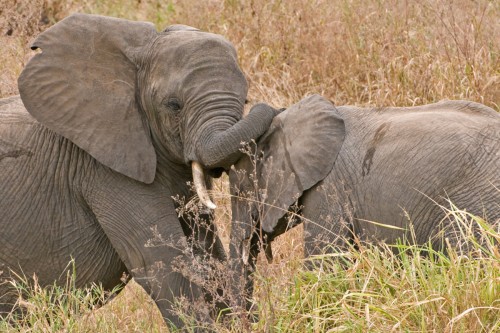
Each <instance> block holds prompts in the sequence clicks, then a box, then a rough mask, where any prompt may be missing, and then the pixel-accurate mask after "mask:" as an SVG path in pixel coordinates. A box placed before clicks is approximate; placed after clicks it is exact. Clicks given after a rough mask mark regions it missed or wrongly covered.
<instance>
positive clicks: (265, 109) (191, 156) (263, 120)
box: [186, 103, 278, 209]
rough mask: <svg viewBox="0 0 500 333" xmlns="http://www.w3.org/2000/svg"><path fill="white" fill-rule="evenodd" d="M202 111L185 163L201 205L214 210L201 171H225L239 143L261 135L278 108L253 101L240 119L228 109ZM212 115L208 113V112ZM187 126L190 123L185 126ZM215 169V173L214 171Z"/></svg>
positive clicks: (235, 157)
mask: <svg viewBox="0 0 500 333" xmlns="http://www.w3.org/2000/svg"><path fill="white" fill-rule="evenodd" d="M214 111H215V112H206V113H205V115H204V116H203V117H202V118H200V123H201V124H202V125H201V126H200V127H198V128H197V130H196V132H197V133H198V134H196V135H192V134H190V135H188V138H193V139H194V141H191V142H190V144H189V145H188V147H190V149H189V150H187V154H186V162H187V163H191V168H192V171H193V182H194V184H195V189H196V192H197V194H198V197H199V198H200V201H201V203H202V204H203V205H205V206H206V207H208V208H211V209H214V208H215V207H216V206H215V204H213V202H212V201H211V200H210V198H209V196H208V193H207V191H206V185H205V177H204V173H205V170H209V171H211V173H212V174H219V175H220V173H219V172H222V170H223V169H224V170H229V168H230V167H231V165H233V164H234V163H235V162H236V161H237V160H238V159H239V158H240V157H241V156H242V154H243V153H242V152H241V148H242V147H243V145H242V143H245V142H250V141H252V140H255V139H257V138H258V137H259V136H261V135H262V134H264V132H265V131H266V130H267V129H268V127H269V126H270V124H271V121H272V120H273V118H274V116H276V115H277V114H278V111H277V110H275V109H273V108H272V107H270V106H268V105H266V104H263V103H261V104H257V105H255V106H254V107H252V109H251V110H250V113H249V115H248V116H247V117H245V118H244V119H242V120H240V121H237V119H236V118H235V117H234V114H235V113H234V112H231V110H214ZM214 114H215V115H216V116H212V115H214ZM187 128H190V126H187ZM214 171H219V172H214Z"/></svg>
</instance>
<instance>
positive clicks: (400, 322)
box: [0, 207, 500, 332]
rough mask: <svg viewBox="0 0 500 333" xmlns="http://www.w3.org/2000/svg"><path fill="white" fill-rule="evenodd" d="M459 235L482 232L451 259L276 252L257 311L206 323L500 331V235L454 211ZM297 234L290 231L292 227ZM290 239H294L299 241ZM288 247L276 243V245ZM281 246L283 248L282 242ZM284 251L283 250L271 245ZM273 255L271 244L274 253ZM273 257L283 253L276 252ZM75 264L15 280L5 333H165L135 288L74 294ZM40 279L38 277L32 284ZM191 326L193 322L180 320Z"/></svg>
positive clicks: (264, 272)
mask: <svg viewBox="0 0 500 333" xmlns="http://www.w3.org/2000/svg"><path fill="white" fill-rule="evenodd" d="M449 213H450V216H452V218H453V219H454V221H455V222H456V223H458V224H460V225H462V226H463V230H466V229H468V226H470V225H471V224H474V225H476V226H479V227H480V229H481V232H480V234H479V235H477V234H476V236H475V237H477V238H474V237H472V236H471V235H470V234H467V233H465V234H464V240H467V241H468V242H469V243H470V244H471V245H470V246H471V247H470V248H469V252H468V254H467V255H464V254H460V253H457V252H456V251H455V250H454V249H453V248H448V249H447V254H446V255H445V254H443V253H442V252H438V251H435V250H433V249H432V248H431V247H430V245H423V246H416V245H403V244H395V245H392V246H391V245H385V244H384V245H381V244H378V245H369V244H357V247H358V248H357V249H354V248H352V249H349V250H348V251H347V252H345V253H338V254H333V255H323V256H316V257H313V258H310V259H309V260H310V261H311V262H312V265H313V266H314V267H315V268H314V269H312V270H305V269H304V268H303V263H304V261H303V259H301V258H300V256H297V255H296V254H294V253H293V249H291V250H290V246H289V244H286V245H285V247H288V251H289V252H286V253H285V252H282V253H280V256H279V257H278V260H277V261H275V262H274V263H273V264H267V263H264V259H263V258H260V260H259V265H258V272H257V274H256V292H255V295H254V298H255V301H256V310H255V311H256V314H257V315H258V318H259V320H258V321H257V322H256V323H250V322H249V321H248V319H247V317H246V314H245V313H239V314H238V313H236V314H233V315H232V317H231V319H230V322H229V324H228V323H227V322H226V323H218V324H214V325H211V326H209V327H210V328H213V329H215V330H216V331H217V332H242V331H254V332H497V331H498V330H499V329H500V252H499V248H498V242H500V231H499V230H497V229H494V228H493V227H491V226H490V225H489V224H488V223H486V222H485V221H484V220H482V219H481V218H478V217H476V216H473V215H470V214H468V213H467V212H465V211H462V210H458V209H456V208H454V207H452V208H451V209H450V210H449ZM295 232H296V231H295ZM295 237H296V236H295ZM284 241H285V242H288V241H290V238H288V239H286V238H285V239H280V240H278V243H279V242H284ZM281 246H283V244H281ZM277 248H278V249H279V248H280V244H277ZM275 249H276V247H275ZM279 251H283V250H282V249H281V250H279ZM75 274H77V272H75V270H74V267H73V266H69V270H68V275H67V283H66V285H65V286H62V287H60V286H50V287H48V288H40V286H38V285H37V284H36V283H35V284H34V285H33V283H28V282H27V279H26V278H23V279H21V282H17V283H15V287H16V289H17V290H18V292H19V295H22V297H21V298H20V304H21V306H22V307H23V309H24V310H25V312H26V315H25V317H24V318H23V319H22V320H20V321H18V322H16V324H9V323H8V322H7V321H3V322H0V330H1V331H2V332H32V331H35V332H49V331H71V332H136V331H141V332H142V331H147V332H163V331H165V332H166V331H167V328H166V327H165V325H164V324H163V322H162V319H161V316H160V315H159V312H158V311H157V309H155V308H154V305H153V304H152V302H151V300H149V299H148V297H147V295H145V294H144V293H143V292H142V291H141V290H140V289H139V287H138V286H137V285H135V284H134V283H132V284H131V285H129V286H127V288H128V289H127V290H125V291H124V292H122V293H121V294H119V295H118V296H117V297H116V299H114V300H113V301H112V302H110V303H109V304H107V305H105V306H103V307H101V308H99V307H100V306H99V305H97V306H96V302H97V304H99V303H102V302H105V301H106V300H107V299H108V297H109V293H105V292H104V291H103V290H102V289H101V288H100V287H98V286H91V287H89V288H87V289H83V290H82V289H76V288H74V284H73V281H74V279H75ZM35 282H36V280H35ZM185 318H186V321H187V322H191V323H192V325H193V327H194V326H195V325H203V324H202V323H197V322H196V320H195V319H193V318H192V317H190V315H189V314H188V313H186V314H185Z"/></svg>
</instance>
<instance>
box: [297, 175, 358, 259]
mask: <svg viewBox="0 0 500 333" xmlns="http://www.w3.org/2000/svg"><path fill="white" fill-rule="evenodd" d="M342 202H343V201H342V200H341V198H340V197H339V195H338V194H337V191H336V190H335V189H334V188H332V185H331V184H329V185H327V184H320V185H316V186H314V187H312V188H311V189H310V190H308V191H307V192H305V193H304V195H303V196H302V197H301V198H300V201H299V204H300V206H301V207H302V213H301V215H302V216H303V217H304V254H305V256H306V257H309V256H312V255H318V254H323V253H334V252H346V251H348V249H349V247H350V246H351V243H352V242H353V229H352V224H351V216H350V214H349V209H348V208H347V207H345V206H343V203H342Z"/></svg>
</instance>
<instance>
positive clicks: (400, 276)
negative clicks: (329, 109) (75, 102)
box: [0, 0, 500, 332]
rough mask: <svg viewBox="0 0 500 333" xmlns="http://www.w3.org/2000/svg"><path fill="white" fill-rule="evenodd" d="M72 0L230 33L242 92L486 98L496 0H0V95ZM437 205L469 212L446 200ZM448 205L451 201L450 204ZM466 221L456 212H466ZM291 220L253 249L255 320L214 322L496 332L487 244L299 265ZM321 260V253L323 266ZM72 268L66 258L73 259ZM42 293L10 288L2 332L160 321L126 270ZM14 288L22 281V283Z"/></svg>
mask: <svg viewBox="0 0 500 333" xmlns="http://www.w3.org/2000/svg"><path fill="white" fill-rule="evenodd" d="M73 12H85V13H93V14H102V15H110V16H117V17H122V18H127V19H133V20H146V21H151V22H153V23H155V24H156V26H157V28H158V29H163V28H164V27H165V26H167V25H169V24H172V23H182V24H187V25H191V26H195V27H197V28H200V29H202V30H207V31H211V32H215V33H219V34H222V35H224V36H225V37H226V38H227V39H229V40H230V41H231V42H232V43H233V44H234V45H235V47H236V49H237V51H238V54H239V60H240V65H241V67H242V69H243V71H244V72H245V74H246V76H247V79H248V81H249V84H250V91H249V96H248V99H249V102H250V103H249V105H252V104H254V103H255V102H258V101H266V102H268V103H269V104H272V105H274V106H276V107H284V106H287V105H290V104H293V103H295V102H297V101H298V100H300V99H301V98H302V97H304V96H305V95H307V94H310V93H319V94H322V95H324V96H326V97H327V98H329V99H330V100H332V101H334V102H335V103H336V104H337V105H342V104H356V105H360V106H395V105H397V106H408V105H420V104H425V103H430V102H435V101H438V100H442V99H467V100H472V101H477V102H481V103H484V104H486V105H488V106H490V107H492V108H493V109H495V110H497V111H500V1H487V0H477V1H470V0H455V1H451V0H450V1H440V0H438V1H435V0H432V1H431V0H419V1H414V0H406V1H396V0H369V1H362V0H338V1H327V0H315V1H313V0H289V1H277V0H270V1H269V0H249V1H241V0H226V1H222V0H221V1H215V0H206V1H197V0H184V1H181V0H177V1H159V0H100V1H99V0H81V1H78V0H69V1H64V0H29V1H28V0H0V45H2V47H1V50H0V64H1V65H0V66H1V71H0V97H6V96H9V95H13V94H17V93H18V91H17V84H16V82H17V77H18V75H19V73H20V72H21V70H22V68H23V67H24V65H25V64H26V62H27V61H28V59H29V58H30V57H31V56H32V52H31V51H30V50H29V47H28V46H29V43H30V41H32V40H33V38H34V37H35V36H36V35H37V34H38V33H39V32H41V31H43V30H44V29H46V28H47V27H49V26H50V25H52V24H53V23H55V22H57V21H58V20H61V19H62V18H64V17H65V16H67V15H69V14H71V13H73ZM227 187H228V185H227V180H226V179H224V178H223V179H221V180H219V181H217V182H216V184H215V192H214V196H215V198H216V200H217V203H218V206H219V210H218V211H217V217H216V218H217V221H216V222H217V224H218V226H219V231H220V233H221V236H222V238H223V240H224V242H225V244H227V238H228V234H229V228H230V204H229V201H230V199H229V195H228V190H227ZM445 208H448V209H450V211H449V218H452V219H454V220H456V221H457V222H458V223H460V222H472V223H477V224H479V225H481V227H482V229H483V231H484V233H485V235H487V236H488V237H489V238H490V239H494V238H496V239H497V240H500V234H499V233H498V231H495V230H493V229H491V228H489V227H488V225H487V224H485V223H484V221H483V220H481V219H480V218H477V217H472V216H470V215H468V214H467V213H466V212H465V211H461V210H459V209H456V208H453V207H452V206H450V207H445ZM459 208H460V207H459ZM466 224H467V223H466ZM300 235H301V230H300V229H297V230H293V231H291V232H289V233H288V234H287V235H285V236H283V237H281V239H279V240H278V241H277V242H275V243H274V248H273V250H274V254H275V260H274V263H273V264H267V263H266V262H265V260H259V263H258V274H257V290H256V293H255V300H256V304H257V305H258V307H257V313H258V315H259V318H260V319H259V321H258V322H257V323H254V324H250V323H249V322H248V321H246V320H245V316H235V318H234V322H233V323H232V324H231V325H229V326H222V325H218V326H216V328H215V329H216V330H217V331H221V332H241V331H256V332H264V331H266V332H274V331H276V332H366V331H370V332H382V331H384V332H387V331H391V332H498V331H500V253H499V252H498V248H495V247H494V246H491V243H489V244H488V245H487V246H484V247H481V246H479V245H478V246H477V247H478V254H477V255H476V257H475V258H474V259H471V258H467V257H463V256H458V255H456V254H454V253H451V254H450V255H449V256H443V255H442V254H440V253H433V254H432V255H431V256H419V255H415V254H418V252H419V251H420V249H418V248H416V247H410V248H408V249H406V250H405V251H402V253H403V254H402V255H401V256H400V257H398V258H396V257H395V255H394V254H393V253H392V251H390V250H388V249H387V248H384V247H378V248H374V247H369V246H361V248H360V249H359V251H351V252H350V253H348V254H346V255H347V256H349V257H350V258H351V259H350V260H351V261H352V262H353V264H352V265H350V266H349V267H348V268H347V269H344V268H342V267H338V266H336V264H334V263H331V262H329V261H323V260H322V258H318V259H317V263H318V264H323V267H322V268H320V269H317V270H313V271H309V272H307V271H303V270H302V269H301V251H302V250H301V240H300V239H301V237H300ZM324 266H330V267H327V269H325V267H324ZM76 274H78V272H76ZM68 280H69V283H68V285H67V286H66V287H65V288H62V289H59V290H57V291H55V292H54V291H52V292H53V294H52V296H51V297H52V298H53V299H54V298H56V299H57V298H58V297H59V296H60V295H65V294H70V295H71V297H70V298H69V299H70V300H69V301H66V302H62V303H61V302H59V303H50V302H48V301H47V299H48V298H50V297H49V296H47V292H48V291H43V290H40V289H39V288H35V290H32V294H33V296H32V297H31V298H29V299H26V300H24V303H25V306H26V307H27V308H28V309H29V316H28V319H27V320H26V322H24V323H20V324H19V325H16V326H12V325H8V324H7V323H5V322H2V323H0V331H7V332H33V331H35V332H45V331H71V332H164V331H165V332H166V331H168V330H167V328H166V326H165V324H164V323H163V320H162V318H161V316H160V314H159V312H158V310H157V309H156V308H155V306H154V304H153V303H152V301H151V300H150V299H149V298H148V296H147V295H146V294H145V293H144V292H143V291H142V290H141V289H140V288H138V287H137V286H136V285H134V284H133V283H132V284H129V285H127V287H126V288H125V290H124V292H122V293H120V294H119V295H118V296H117V297H116V299H114V300H113V301H112V302H110V303H108V304H107V305H105V306H103V307H101V308H99V309H98V310H97V311H91V310H92V306H91V305H90V304H91V302H89V299H90V298H95V297H105V296H104V295H100V294H99V292H98V289H99V288H95V289H94V290H93V292H91V293H88V292H86V291H78V290H73V289H72V288H71V275H70V276H69V277H68ZM20 288H23V287H22V286H21V287H20Z"/></svg>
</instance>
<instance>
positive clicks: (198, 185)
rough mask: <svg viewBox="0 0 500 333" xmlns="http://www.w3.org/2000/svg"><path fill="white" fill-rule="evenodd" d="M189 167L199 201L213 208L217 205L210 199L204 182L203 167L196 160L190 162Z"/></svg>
mask: <svg viewBox="0 0 500 333" xmlns="http://www.w3.org/2000/svg"><path fill="white" fill-rule="evenodd" d="M191 168H192V169H193V183H194V188H195V190H196V194H198V198H200V202H201V203H202V204H203V205H205V206H206V207H208V208H210V209H215V208H217V206H216V205H215V204H214V203H213V202H212V200H210V197H209V196H208V192H207V185H206V184H205V173H204V172H203V167H202V166H201V164H200V163H198V162H195V161H193V162H191Z"/></svg>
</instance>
